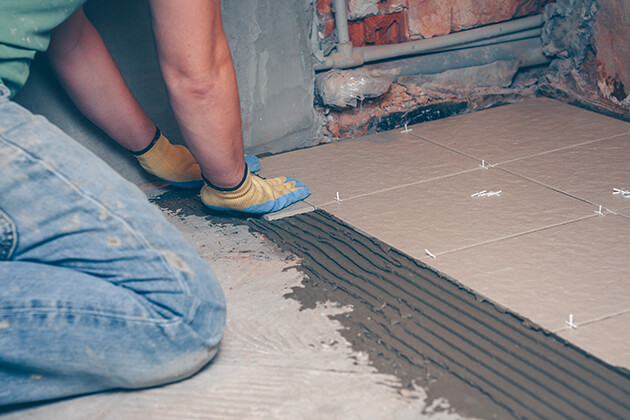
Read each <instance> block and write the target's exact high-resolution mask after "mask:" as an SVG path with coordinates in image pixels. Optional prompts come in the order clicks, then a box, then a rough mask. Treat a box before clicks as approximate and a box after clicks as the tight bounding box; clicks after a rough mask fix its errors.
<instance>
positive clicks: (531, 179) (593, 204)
mask: <svg viewBox="0 0 630 420" xmlns="http://www.w3.org/2000/svg"><path fill="white" fill-rule="evenodd" d="M495 168H496V169H498V170H500V171H503V172H506V173H508V174H511V175H514V176H517V177H519V178H522V179H524V180H526V181H529V182H532V183H534V184H537V185H540V186H541V187H544V188H547V189H549V190H552V191H555V192H557V193H559V194H562V195H566V196H567V197H570V198H573V199H575V200H578V201H581V202H583V203H585V204H590V205H592V206H595V207H597V206H598V205H599V204H595V203H592V202H590V201H588V200H586V199H584V198H580V197H577V196H575V195H573V194H571V193H568V192H566V191H562V190H560V189H558V188H555V187H552V186H551V185H547V184H544V183H542V182H540V181H536V180H535V179H533V178H529V177H527V176H525V175H521V174H519V173H516V172H513V171H510V170H509V169H505V168H501V167H495ZM605 210H607V211H609V212H611V213H614V212H613V211H612V210H610V209H608V208H606V209H605Z"/></svg>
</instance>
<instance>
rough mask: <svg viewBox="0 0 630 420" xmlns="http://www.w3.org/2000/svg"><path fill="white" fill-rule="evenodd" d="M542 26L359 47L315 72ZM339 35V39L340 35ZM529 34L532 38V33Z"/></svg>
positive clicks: (523, 23)
mask: <svg viewBox="0 0 630 420" xmlns="http://www.w3.org/2000/svg"><path fill="white" fill-rule="evenodd" d="M338 3H344V8H343V9H344V12H345V0H335V13H337V12H336V9H337V4H338ZM344 14H345V13H344ZM335 23H337V15H335ZM542 24H543V17H542V15H536V16H530V17H526V18H522V19H516V20H512V21H508V22H502V23H498V24H495V25H489V26H484V27H482V28H476V29H470V30H467V31H462V32H457V33H454V34H449V35H443V36H438V37H435V38H428V39H421V40H418V41H410V42H405V43H402V44H393V45H391V44H390V45H376V46H370V47H357V48H353V49H352V50H351V54H350V55H343V54H341V53H339V52H338V53H336V54H331V55H330V56H328V57H327V58H326V59H325V60H324V61H323V62H320V63H316V64H315V70H316V71H321V70H328V69H331V68H350V67H357V66H361V65H363V64H365V63H369V62H374V61H379V60H386V59H391V58H397V57H403V56H410V55H419V54H424V53H428V52H437V51H442V50H444V49H449V48H455V47H460V46H466V44H471V43H473V42H478V41H489V40H491V39H492V38H494V37H502V36H505V35H508V34H516V33H518V32H528V31H529V30H531V29H535V28H539V27H541V26H542ZM345 28H346V33H347V21H346V23H345ZM337 35H338V36H339V32H338V34H337ZM527 35H528V36H529V33H528V34H527ZM348 36H349V35H348ZM348 39H349V38H348ZM346 53H347V52H346Z"/></svg>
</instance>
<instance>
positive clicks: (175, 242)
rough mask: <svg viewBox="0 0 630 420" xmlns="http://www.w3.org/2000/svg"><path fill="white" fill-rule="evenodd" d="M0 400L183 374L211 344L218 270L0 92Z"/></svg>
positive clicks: (129, 188)
mask: <svg viewBox="0 0 630 420" xmlns="http://www.w3.org/2000/svg"><path fill="white" fill-rule="evenodd" d="M0 197H1V199H0V286H1V287H2V290H3V293H2V294H0V383H2V384H3V387H2V389H0V405H4V404H12V403H19V402H30V401H40V400H45V399H51V398H58V397H65V396H71V395H78V394H84V393H88V392H96V391H100V390H104V389H110V388H121V387H122V388H138V387H143V386H151V385H156V384H160V383H165V382H170V381H174V380H178V379H181V378H183V377H186V376H189V375H190V374H192V373H194V372H195V371H197V370H198V369H199V368H200V367H202V366H203V365H204V364H205V363H207V361H208V360H210V359H211V358H212V357H213V356H214V354H215V353H216V351H217V348H218V345H219V342H220V340H221V338H222V336H223V331H224V326H225V300H224V297H223V293H222V291H221V287H220V285H219V283H218V281H217V279H216V277H215V276H214V273H213V272H212V271H211V269H210V268H209V267H208V266H207V264H206V263H205V262H204V261H203V259H202V258H201V257H199V255H198V254H197V253H196V251H195V250H194V248H193V247H192V246H191V245H190V244H188V243H187V242H186V241H185V240H184V239H183V238H182V237H181V235H180V233H179V232H178V231H177V230H176V229H175V228H174V227H173V226H172V225H170V224H169V223H168V222H167V221H166V220H165V219H164V217H163V216H162V214H161V213H160V212H159V210H158V209H157V208H155V207H154V206H152V205H150V204H149V203H148V202H147V200H146V198H145V197H144V195H143V193H142V192H141V191H140V190H139V189H138V188H136V187H135V186H134V185H132V184H131V183H129V182H127V181H126V180H124V179H123V178H121V177H120V176H119V175H118V174H116V173H115V172H114V171H113V170H112V169H111V168H110V167H109V166H107V164H105V163H104V162H103V161H101V160H100V159H98V158H97V157H96V156H94V155H93V154H92V153H91V152H89V151H87V150H86V149H85V148H83V147H82V146H80V145H79V144H77V143H76V142H75V141H73V140H72V139H70V138H69V137H68V136H67V135H66V134H64V133H63V132H61V130H59V129H58V128H57V127H55V126H54V125H52V124H50V123H49V122H48V121H46V120H45V119H44V118H42V117H37V116H33V115H32V114H31V113H30V112H28V111H27V110H25V109H23V108H21V107H20V106H18V105H17V104H14V103H12V102H10V101H7V100H6V99H5V100H3V98H2V92H0Z"/></svg>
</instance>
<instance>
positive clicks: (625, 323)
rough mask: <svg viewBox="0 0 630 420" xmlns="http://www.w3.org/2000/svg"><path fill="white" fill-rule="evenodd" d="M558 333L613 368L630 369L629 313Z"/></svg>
mask: <svg viewBox="0 0 630 420" xmlns="http://www.w3.org/2000/svg"><path fill="white" fill-rule="evenodd" d="M573 322H574V323H577V325H578V328H577V329H568V328H567V329H565V330H563V331H560V332H558V335H560V336H561V337H562V338H564V339H565V340H567V341H570V342H571V343H573V344H575V345H576V346H578V347H580V348H582V349H583V350H586V351H587V352H589V353H591V354H594V355H596V356H597V357H598V358H600V359H602V360H604V361H605V362H607V363H610V364H611V365H613V366H620V367H625V368H626V369H627V368H630V345H628V343H629V342H630V312H627V313H624V314H620V315H617V316H612V317H610V318H607V319H603V320H601V321H597V322H593V323H590V324H586V325H579V322H577V321H576V320H574V321H573Z"/></svg>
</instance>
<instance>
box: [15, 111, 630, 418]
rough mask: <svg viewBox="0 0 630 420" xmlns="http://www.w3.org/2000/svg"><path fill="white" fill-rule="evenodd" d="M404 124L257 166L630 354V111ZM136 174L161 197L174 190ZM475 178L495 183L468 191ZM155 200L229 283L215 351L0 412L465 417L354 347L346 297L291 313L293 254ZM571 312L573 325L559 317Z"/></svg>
mask: <svg viewBox="0 0 630 420" xmlns="http://www.w3.org/2000/svg"><path fill="white" fill-rule="evenodd" d="M410 128H411V129H412V130H413V131H409V132H406V133H401V132H400V130H396V131H393V132H389V133H380V134H377V135H373V136H368V137H366V138H362V139H357V140H347V141H342V142H338V143H334V144H329V145H323V146H318V147H315V148H311V149H306V150H300V151H296V152H290V153H285V154H281V155H276V156H270V157H267V158H264V159H262V163H263V174H264V175H269V176H271V175H291V176H295V177H297V178H299V179H301V180H303V181H304V182H306V184H307V185H308V186H309V187H310V188H311V190H312V191H313V194H312V196H311V197H310V198H309V199H308V200H307V203H305V204H300V205H296V206H294V207H293V208H291V209H289V213H290V212H295V211H297V212H300V211H307V210H309V209H312V208H321V209H324V210H326V211H328V212H331V213H333V214H334V215H336V216H337V217H339V218H341V219H342V220H344V221H345V222H347V223H349V224H350V225H353V226H354V227H356V228H357V229H359V230H361V231H363V232H365V233H367V234H369V235H373V236H376V237H377V238H379V239H381V240H383V241H385V242H387V243H389V244H390V245H393V246H394V247H396V248H399V249H400V250H402V251H404V252H406V253H407V254H409V255H411V256H413V257H415V258H418V259H420V260H422V261H424V262H425V263H428V264H429V265H431V266H433V267H435V268H436V269H438V270H440V271H443V272H445V273H447V274H449V275H450V276H452V277H454V278H455V279H457V280H458V281H460V282H461V283H463V284H465V285H466V286H469V287H471V288H472V289H474V290H476V291H478V292H479V293H481V294H482V295H485V296H486V297H488V298H490V299H492V300H493V301H495V302H497V303H498V304H500V305H502V306H505V307H507V308H509V309H511V310H513V311H515V312H517V313H519V314H521V315H523V316H525V317H526V318H529V319H530V320H532V321H533V322H535V323H537V324H539V325H541V326H542V327H544V328H545V329H547V330H550V331H553V332H555V333H557V334H559V335H560V336H562V337H564V338H565V339H567V340H569V341H571V342H573V343H574V344H576V345H578V346H580V347H581V348H583V349H584V350H586V351H588V352H591V353H592V354H594V355H595V356H597V357H599V358H601V359H603V360H604V361H606V362H608V363H610V364H612V365H614V366H620V367H625V368H630V350H629V348H628V346H627V343H628V341H630V329H628V328H627V321H629V320H630V280H629V279H630V266H629V265H628V264H627V255H628V252H629V250H630V235H629V233H630V198H628V199H626V198H623V197H622V196H621V195H613V188H625V189H630V124H628V123H625V122H621V121H617V120H614V119H611V118H607V117H604V116H601V115H598V114H594V113H591V112H587V111H584V110H582V109H578V108H574V107H571V106H568V105H565V104H562V103H559V102H556V101H553V100H548V99H535V100H531V101H528V102H526V103H522V104H515V105H508V106H503V107H499V108H494V109H490V110H485V111H479V112H476V113H472V114H467V115H460V116H456V117H452V118H448V119H443V120H438V121H434V122H430V123H424V124H421V125H418V126H414V127H410ZM482 160H483V164H484V167H485V168H482V167H480V164H481V163H482ZM143 188H144V189H145V190H146V191H147V194H148V195H149V196H154V197H155V196H163V194H164V193H165V191H168V190H163V189H161V188H159V184H156V183H153V184H145V185H143ZM483 190H486V191H499V190H500V191H501V193H500V194H499V195H491V196H483V195H482V196H473V195H474V194H475V193H478V192H480V191H483ZM337 193H339V198H340V201H338V200H337V199H336V198H337ZM600 204H601V205H602V206H603V207H602V210H601V214H603V215H599V214H598V213H599V205H600ZM596 211H597V212H598V213H595V212H596ZM164 212H165V214H166V216H167V217H168V218H169V220H170V221H171V222H172V223H174V224H175V225H176V226H177V227H178V228H179V229H180V230H181V231H182V232H183V234H184V235H185V237H186V238H187V239H188V240H189V241H191V242H192V243H193V244H194V245H195V247H196V248H197V249H198V250H199V252H200V254H201V255H202V256H203V257H204V259H206V260H207V261H208V263H209V264H210V265H211V266H212V267H213V268H214V270H215V272H216V273H217V275H218V277H219V279H220V281H221V283H222V285H223V288H224V291H225V293H226V298H227V301H228V307H229V312H228V323H227V331H226V335H225V339H224V342H223V344H222V348H221V352H220V354H219V356H218V357H217V359H216V360H215V361H214V363H212V364H211V365H210V366H208V368H206V369H205V370H203V371H202V372H200V373H199V374H198V375H196V376H195V377H193V378H192V379H190V380H187V381H183V382H181V383H178V384H174V385H170V386H166V387H160V388H155V389H150V390H144V391H139V392H113V393H103V394H98V395H93V396H86V397H81V398H75V399H71V400H67V401H62V402H58V403H54V404H48V405H44V406H40V407H35V408H31V409H29V410H22V411H19V412H13V413H7V414H5V415H4V416H3V419H4V418H6V419H23V418H28V419H84V418H94V419H136V418H158V419H160V418H161V419H180V418H201V419H214V418H216V419H259V418H260V419H289V418H291V419H294V418H301V419H321V418H343V419H354V418H356V419H411V418H413V419H417V418H439V419H443V418H463V416H461V415H460V414H458V413H457V412H455V411H454V410H453V409H451V408H449V403H448V401H446V400H442V399H436V400H434V401H433V402H432V404H431V405H430V406H429V407H427V404H426V401H425V398H426V396H425V393H424V391H423V390H422V389H414V390H408V389H405V390H402V391H401V390H400V389H399V388H398V387H397V385H398V384H397V379H396V378H395V377H393V376H389V375H385V374H381V373H378V372H377V371H376V369H375V368H373V367H372V366H371V365H370V363H369V361H368V358H367V356H366V355H365V354H362V353H360V352H355V351H353V349H352V348H351V346H350V345H349V343H348V342H347V341H346V340H345V339H344V338H343V337H342V336H341V334H340V333H339V324H338V323H337V322H336V321H333V320H331V319H330V318H329V316H330V315H334V314H339V313H343V312H345V311H351V310H352V308H349V307H338V306H337V305H335V304H334V303H327V304H321V305H319V306H317V307H316V308H315V309H312V310H303V311H300V310H299V304H298V303H297V302H296V301H294V300H292V299H286V298H285V297H283V295H285V294H288V293H289V292H290V291H291V288H292V287H296V286H298V287H299V286H300V282H301V279H302V277H301V276H302V274H301V273H300V272H298V271H297V270H296V269H295V267H296V265H297V264H299V261H297V260H296V259H295V257H294V256H292V255H290V254H286V253H283V252H281V251H280V250H278V249H277V248H276V247H275V245H273V244H272V243H271V242H269V241H268V240H266V239H265V238H263V237H261V236H259V235H256V234H252V233H251V232H250V231H249V230H248V229H247V226H245V225H244V224H242V223H239V222H238V221H236V222H234V223H232V222H229V223H226V222H225V221H220V220H219V221H217V219H216V218H212V217H211V218H208V217H207V213H204V211H200V210H195V209H191V208H189V207H186V206H185V205H184V204H183V203H182V204H181V205H178V203H177V202H172V203H171V204H169V205H168V206H167V207H166V208H165V209H164ZM284 214H288V213H284ZM282 215H283V214H280V215H276V216H282ZM433 256H434V257H433ZM570 315H573V322H574V324H575V325H576V326H577V328H570V327H569V326H567V325H566V323H565V322H566V321H568V320H569V316H570Z"/></svg>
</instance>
